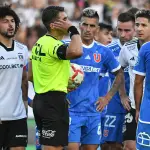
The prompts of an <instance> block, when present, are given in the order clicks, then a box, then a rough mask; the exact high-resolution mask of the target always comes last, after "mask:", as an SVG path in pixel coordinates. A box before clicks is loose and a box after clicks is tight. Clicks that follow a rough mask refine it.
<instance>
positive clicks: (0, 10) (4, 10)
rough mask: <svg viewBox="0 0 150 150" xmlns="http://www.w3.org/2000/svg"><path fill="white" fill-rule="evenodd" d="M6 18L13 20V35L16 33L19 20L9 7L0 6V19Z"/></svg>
mask: <svg viewBox="0 0 150 150" xmlns="http://www.w3.org/2000/svg"><path fill="white" fill-rule="evenodd" d="M6 16H12V17H13V18H14V20H15V33H16V32H17V30H18V28H19V25H20V19H19V17H18V15H17V14H16V13H15V11H14V10H12V9H11V5H0V19H3V18H5V17H6Z"/></svg>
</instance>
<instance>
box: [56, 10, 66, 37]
mask: <svg viewBox="0 0 150 150" xmlns="http://www.w3.org/2000/svg"><path fill="white" fill-rule="evenodd" d="M58 19H60V20H63V21H66V22H68V21H69V20H68V16H67V14H66V13H65V12H60V13H59V15H58ZM56 21H57V20H56ZM59 33H60V34H61V33H62V34H63V35H67V34H68V32H67V31H66V30H65V29H64V30H63V29H60V30H59Z"/></svg>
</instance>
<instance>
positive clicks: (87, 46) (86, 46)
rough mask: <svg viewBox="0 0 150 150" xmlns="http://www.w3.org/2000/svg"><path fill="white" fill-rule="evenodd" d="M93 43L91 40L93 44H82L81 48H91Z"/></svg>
mask: <svg viewBox="0 0 150 150" xmlns="http://www.w3.org/2000/svg"><path fill="white" fill-rule="evenodd" d="M94 43H95V41H94V40H93V42H92V43H91V44H90V45H85V44H82V46H83V47H84V48H91V47H93V45H94Z"/></svg>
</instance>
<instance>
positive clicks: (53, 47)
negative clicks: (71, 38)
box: [48, 41, 64, 59]
mask: <svg viewBox="0 0 150 150" xmlns="http://www.w3.org/2000/svg"><path fill="white" fill-rule="evenodd" d="M63 44H64V43H63V42H61V41H55V42H54V43H53V44H50V48H49V50H48V54H49V56H51V57H54V58H58V59H59V57H58V55H57V54H58V53H57V50H58V48H59V47H60V46H61V45H63Z"/></svg>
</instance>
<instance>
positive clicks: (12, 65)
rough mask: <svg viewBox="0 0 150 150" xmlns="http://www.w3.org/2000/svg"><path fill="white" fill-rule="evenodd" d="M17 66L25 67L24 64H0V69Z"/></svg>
mask: <svg viewBox="0 0 150 150" xmlns="http://www.w3.org/2000/svg"><path fill="white" fill-rule="evenodd" d="M15 68H23V64H11V65H0V70H2V69H15Z"/></svg>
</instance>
